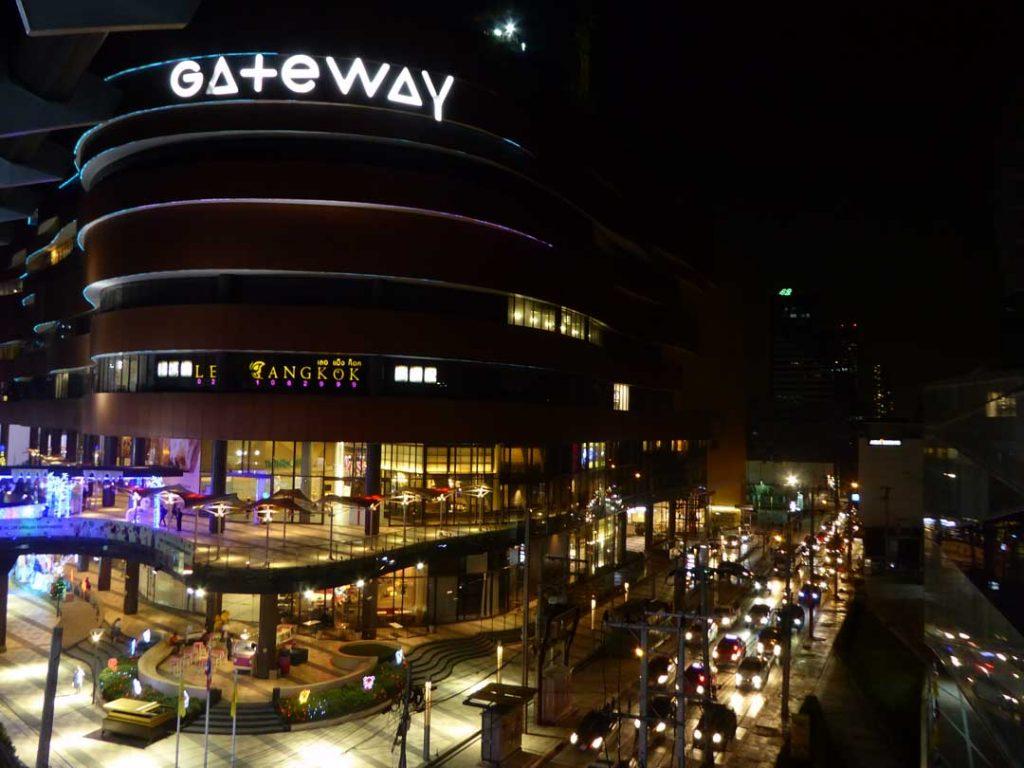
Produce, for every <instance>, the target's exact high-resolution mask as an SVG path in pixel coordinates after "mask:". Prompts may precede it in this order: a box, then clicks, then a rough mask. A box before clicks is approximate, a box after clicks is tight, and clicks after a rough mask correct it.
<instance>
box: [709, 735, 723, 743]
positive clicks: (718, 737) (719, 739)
mask: <svg viewBox="0 0 1024 768" xmlns="http://www.w3.org/2000/svg"><path fill="white" fill-rule="evenodd" d="M711 741H713V742H714V743H715V744H721V743H722V734H720V733H713V734H711Z"/></svg>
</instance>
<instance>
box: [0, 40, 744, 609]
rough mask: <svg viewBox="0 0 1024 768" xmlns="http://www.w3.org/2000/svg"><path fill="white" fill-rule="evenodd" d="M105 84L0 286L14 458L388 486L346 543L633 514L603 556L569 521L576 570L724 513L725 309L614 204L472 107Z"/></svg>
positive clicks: (283, 65) (150, 74)
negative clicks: (641, 237)
mask: <svg viewBox="0 0 1024 768" xmlns="http://www.w3.org/2000/svg"><path fill="white" fill-rule="evenodd" d="M259 72H263V75H261V76H260V78H261V79H260V80H259V87H258V88H257V87H256V86H257V75H256V73H259ZM268 72H273V73H274V74H273V75H270V74H267V73H268ZM382 73H383V74H382ZM108 80H109V81H110V82H111V83H113V84H115V85H117V86H119V87H120V88H122V90H123V92H124V101H123V106H122V110H121V113H120V114H119V115H118V116H116V117H114V118H112V119H109V120H107V121H105V122H102V123H99V124H97V125H95V126H94V127H92V128H91V129H89V130H88V131H86V132H85V133H84V135H83V136H82V137H81V139H80V140H79V141H78V143H77V145H76V147H75V162H76V166H77V168H78V169H79V174H78V178H77V179H76V180H75V181H74V183H72V184H70V185H69V186H68V187H67V188H65V189H63V190H61V191H59V192H58V193H56V194H55V198H54V203H53V208H54V212H53V215H52V216H45V215H44V214H41V216H40V218H41V220H42V221H43V223H44V224H45V226H42V225H41V226H40V235H39V238H38V241H37V242H35V243H33V244H31V245H30V246H29V247H26V248H23V249H22V250H21V252H20V253H14V254H12V257H13V258H12V263H11V268H10V270H9V272H8V275H7V282H6V283H5V284H4V285H2V286H0V293H5V294H6V295H0V327H2V328H3V338H2V339H0V341H2V342H5V344H4V346H3V347H2V350H3V354H4V356H5V358H7V359H4V360H2V361H0V366H2V367H0V372H2V378H3V382H2V387H3V393H4V396H5V397H4V402H3V404H2V405H0V420H2V421H3V423H4V424H5V425H6V429H8V437H7V439H6V441H5V444H6V446H7V453H8V461H9V463H12V464H20V463H24V461H26V460H27V459H28V458H29V455H28V450H29V449H31V451H32V453H31V456H32V457H34V456H35V453H34V452H35V451H36V450H38V451H39V452H40V453H41V454H43V455H51V456H52V455H58V454H59V455H60V456H61V457H62V458H63V459H64V460H65V461H66V462H68V463H85V464H91V463H95V464H100V465H108V466H109V465H117V464H131V465H140V464H154V465H156V464H159V465H167V464H177V465H178V466H179V467H181V468H182V469H183V471H184V475H183V482H185V483H186V484H188V483H191V484H192V487H193V488H194V490H196V491H199V492H204V493H225V492H226V493H236V494H238V496H239V497H241V498H243V499H256V500H258V499H261V498H264V497H266V496H268V495H270V494H272V493H274V492H276V491H280V490H294V489H298V490H301V491H302V492H303V493H304V494H305V495H306V496H308V497H309V498H310V499H312V500H313V501H317V500H319V499H321V498H323V497H324V496H336V497H344V498H351V497H366V496H380V497H382V503H381V505H380V509H379V510H378V512H377V514H376V515H369V516H368V517H367V519H366V520H365V521H364V520H362V519H361V518H360V520H359V523H360V524H364V523H365V532H366V534H368V535H375V534H377V533H378V531H379V530H380V526H381V524H383V525H385V526H392V527H393V526H394V525H396V520H398V519H399V518H402V520H403V521H404V524H405V525H406V526H408V525H409V524H414V525H416V526H418V527H421V528H429V527H432V526H434V527H437V526H451V525H460V524H465V525H471V524H488V523H493V524H497V523H500V522H502V521H504V522H509V521H511V522H515V521H519V520H522V519H523V518H524V517H525V516H527V515H528V514H531V513H532V514H535V515H541V514H542V515H544V516H554V515H559V514H564V513H572V512H580V511H581V510H586V509H587V508H588V505H593V502H594V500H595V499H603V498H605V496H606V495H608V494H613V493H614V494H617V495H618V497H619V498H621V499H623V500H624V502H623V503H624V506H625V507H630V508H633V509H640V508H643V509H641V511H640V513H639V518H638V519H637V520H635V522H637V525H636V526H635V528H634V529H627V528H626V513H625V512H622V513H621V514H620V515H619V517H621V518H622V521H621V524H620V521H619V520H618V518H616V520H615V522H614V523H612V524H609V527H608V531H607V533H608V536H609V547H610V550H609V552H608V553H607V556H606V554H605V553H602V554H596V553H595V548H597V547H598V546H604V540H605V539H604V533H602V534H601V541H602V543H601V544H600V545H598V544H597V543H596V541H597V534H596V533H594V531H593V530H591V529H588V530H587V531H585V532H583V533H582V534H581V535H580V536H576V539H577V540H575V541H574V543H572V544H571V546H569V547H568V548H569V549H570V550H571V552H566V555H567V556H568V555H572V558H571V559H572V560H573V568H572V571H573V574H574V575H576V574H577V572H578V573H580V574H585V573H591V574H592V573H594V572H596V571H598V570H600V568H602V567H606V566H608V565H610V564H614V563H616V562H618V561H619V560H620V559H621V558H622V556H623V554H624V552H625V549H626V548H625V542H624V538H625V536H626V535H628V534H627V531H628V530H634V531H636V532H638V533H640V534H643V535H645V536H646V538H647V543H648V544H650V542H651V540H652V537H653V536H655V535H657V534H658V533H659V532H661V531H663V530H664V529H665V528H666V526H668V525H671V526H672V527H673V528H674V526H675V523H674V519H675V509H676V505H677V503H678V502H680V500H690V499H692V498H694V494H695V493H697V494H700V493H703V494H704V495H705V498H706V494H707V490H708V489H709V488H710V490H711V491H714V492H715V493H716V495H715V496H714V499H713V500H714V501H715V502H724V503H726V504H736V503H738V502H739V501H740V498H739V496H738V491H736V490H735V489H738V488H739V487H740V485H741V483H742V474H743V466H742V446H741V445H738V444H737V445H731V441H733V440H736V441H741V440H742V433H743V429H742V418H741V417H740V416H739V415H738V414H739V413H740V409H739V408H738V398H735V399H730V398H732V395H731V393H732V392H734V391H735V388H736V385H735V378H736V376H737V375H738V374H737V373H736V368H730V367H731V366H732V365H733V361H735V359H736V353H735V349H734V346H733V342H732V340H731V339H729V337H728V332H727V329H728V327H729V322H728V312H727V311H723V309H722V308H723V305H724V304H725V299H724V298H723V296H722V295H721V294H720V293H719V292H718V290H717V289H716V288H715V287H714V286H711V285H709V284H708V283H707V281H706V280H704V279H703V278H702V277H701V276H700V275H698V274H697V273H696V272H695V271H694V270H693V269H692V268H691V267H690V266H689V265H688V264H687V263H686V262H685V261H683V260H680V259H678V258H676V257H672V256H669V255H667V254H665V253H664V252H662V251H659V250H657V249H652V248H648V247H646V246H644V245H643V244H641V243H640V242H638V241H637V239H636V238H635V237H632V236H629V235H627V234H623V232H624V229H623V228H621V227H619V226H618V225H617V223H616V221H614V219H616V218H617V217H616V216H615V214H614V209H615V204H614V200H603V201H602V200H600V199H599V198H598V197H597V196H596V195H595V196H594V197H593V199H591V200H587V201H581V200H579V199H575V198H572V197H570V196H568V195H566V194H564V193H563V192H562V191H560V188H559V186H558V184H556V183H554V182H553V181H551V177H549V175H548V174H547V172H546V169H545V167H544V164H543V163H541V162H540V161H538V159H537V158H536V157H535V156H534V155H533V154H532V153H531V152H530V151H529V150H528V149H527V148H525V147H523V146H521V145H520V144H519V143H517V142H516V141H514V140H513V139H511V138H509V137H508V136H507V135H506V134H507V133H508V131H507V130H506V129H507V127H508V126H509V125H511V123H509V122H504V121H505V120H506V116H504V115H503V114H502V113H501V110H500V109H499V108H497V107H495V106H494V105H493V104H491V103H489V102H488V97H487V94H486V93H484V92H482V91H480V90H479V89H475V88H473V87H472V86H471V85H470V84H467V83H463V82H461V81H459V80H456V79H453V78H451V79H450V78H448V77H447V76H446V75H444V74H437V73H427V72H421V71H420V70H416V69H412V68H406V67H401V66H399V65H394V64H383V63H381V62H361V61H359V60H358V59H357V60H354V61H353V60H342V59H334V58H331V57H308V56H284V55H272V54H266V55H260V56H259V57H258V58H257V55H256V54H244V55H225V56H220V57H203V58H197V59H193V60H184V61H183V60H177V61H173V62H166V63H161V64H156V65H147V66H142V67H138V68H136V69H135V70H130V71H127V72H124V73H118V74H116V75H114V76H112V77H111V78H108ZM346 86H347V87H346ZM445 87H447V90H445ZM442 94H443V98H442ZM594 210H601V211H602V212H607V211H612V213H611V214H610V215H607V216H603V217H601V218H599V217H598V216H596V215H595V214H594V213H593V211H594ZM609 219H612V220H609ZM732 425H738V428H736V429H733V426H732ZM730 456H732V457H734V458H733V459H730V458H729V457H730ZM737 456H738V457H739V458H738V460H737V459H736V458H735V457H737ZM709 473H710V474H709ZM687 503H688V502H687ZM634 517H636V515H635V514H634ZM348 522H354V521H352V520H350V521H348ZM453 536H455V537H456V538H458V535H457V531H454V532H453ZM616 537H618V539H619V540H618V541H617V542H616V543H612V539H615V538H616ZM588 542H589V543H588ZM492 554H493V553H492ZM466 557H470V558H473V557H476V555H474V554H468V555H466ZM491 559H492V560H493V559H495V558H494V557H492V558H491ZM497 559H498V560H500V559H501V558H500V557H499V558H497ZM491 565H492V566H493V563H492V564H491ZM446 567H449V565H441V564H437V565H435V564H431V565H430V568H431V569H432V571H433V572H434V573H444V572H445V570H444V569H445V568H446ZM450 568H452V569H454V570H455V572H456V576H457V577H458V578H459V579H463V578H464V577H465V575H466V573H467V569H466V563H465V561H464V560H463V562H461V564H459V563H454V564H451V565H450ZM481 569H482V570H483V571H485V572H486V571H488V570H491V571H493V570H494V568H493V567H489V566H488V565H487V564H486V563H485V564H484V565H483V566H481V567H480V568H479V569H478V570H481ZM470 570H472V569H470ZM498 570H501V568H500V567H499V568H498ZM462 585H463V582H461V581H460V582H459V589H462V588H463V586H462ZM294 586H299V585H294ZM482 588H483V589H490V587H482ZM507 588H508V585H507V584H506V585H505V586H503V587H502V588H501V589H502V592H501V594H502V595H504V594H505V592H506V591H508V589H507ZM253 589H254V591H259V589H258V588H257V587H254V588H253ZM495 594H497V593H495ZM474 599H475V598H474ZM502 600H505V598H504V597H503V598H502ZM485 602H486V601H485ZM474 610H475V609H474ZM479 610H481V611H483V610H484V609H483V608H481V609H479ZM487 610H496V608H494V609H487ZM456 613H458V614H459V615H460V616H465V615H469V614H470V613H471V611H467V610H466V609H465V606H462V607H461V608H459V609H457V610H456ZM455 617H456V616H455V615H453V616H452V617H451V618H455ZM433 618H434V619H435V620H437V619H439V618H444V617H439V616H437V615H435V616H433Z"/></svg>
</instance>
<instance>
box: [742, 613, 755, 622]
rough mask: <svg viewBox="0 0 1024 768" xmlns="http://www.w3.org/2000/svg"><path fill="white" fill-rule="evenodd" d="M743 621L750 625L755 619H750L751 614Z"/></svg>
mask: <svg viewBox="0 0 1024 768" xmlns="http://www.w3.org/2000/svg"><path fill="white" fill-rule="evenodd" d="M743 620H744V621H745V622H747V624H749V623H750V622H751V621H753V619H751V618H750V614H749V613H748V614H747V615H746V616H744V617H743Z"/></svg>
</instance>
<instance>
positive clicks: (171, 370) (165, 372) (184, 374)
mask: <svg viewBox="0 0 1024 768" xmlns="http://www.w3.org/2000/svg"><path fill="white" fill-rule="evenodd" d="M117 363H118V365H120V364H121V361H120V360H118V361H117ZM193 371H194V367H193V365H192V361H191V360H161V361H160V362H158V363H157V364H156V376H157V378H158V379H165V378H176V377H181V378H186V379H191V378H192V373H193Z"/></svg>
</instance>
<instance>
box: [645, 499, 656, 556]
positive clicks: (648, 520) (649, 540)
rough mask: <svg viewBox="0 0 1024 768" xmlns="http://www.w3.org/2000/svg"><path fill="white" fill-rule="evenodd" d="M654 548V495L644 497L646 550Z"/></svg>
mask: <svg viewBox="0 0 1024 768" xmlns="http://www.w3.org/2000/svg"><path fill="white" fill-rule="evenodd" d="M652 549H654V497H653V496H649V495H648V496H645V497H644V552H650V551H651V550H652Z"/></svg>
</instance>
